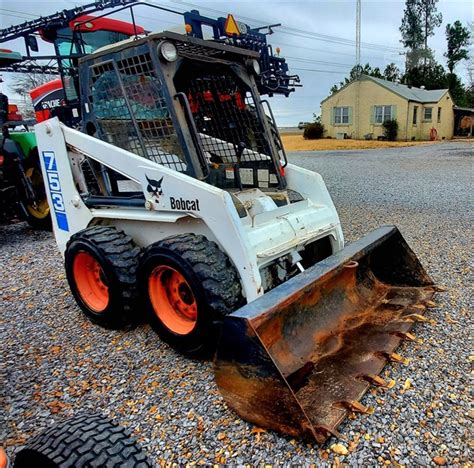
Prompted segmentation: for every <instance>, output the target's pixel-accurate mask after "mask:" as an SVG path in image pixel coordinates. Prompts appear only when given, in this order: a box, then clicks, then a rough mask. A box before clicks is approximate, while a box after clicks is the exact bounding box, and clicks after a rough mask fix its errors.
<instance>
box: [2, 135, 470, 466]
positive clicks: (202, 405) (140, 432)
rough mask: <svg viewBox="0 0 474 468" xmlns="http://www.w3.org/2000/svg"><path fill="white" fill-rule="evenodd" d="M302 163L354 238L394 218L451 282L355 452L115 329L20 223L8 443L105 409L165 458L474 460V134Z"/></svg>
mask: <svg viewBox="0 0 474 468" xmlns="http://www.w3.org/2000/svg"><path fill="white" fill-rule="evenodd" d="M290 161H291V162H293V163H296V164H299V165H302V166H304V167H307V168H309V169H314V170H317V171H318V172H320V173H321V174H322V175H323V177H324V179H325V180H326V183H327V185H328V188H329V189H330V192H331V194H332V196H333V199H334V202H335V204H336V206H337V208H338V210H339V213H340V216H341V220H342V223H343V226H344V232H345V235H346V240H347V241H348V242H350V241H353V240H355V239H357V238H358V237H360V236H361V235H362V234H364V233H366V232H367V231H369V230H371V229H373V228H375V227H377V226H379V225H381V224H396V225H397V226H398V227H399V228H400V230H401V232H402V234H403V235H404V236H405V237H406V239H407V241H408V243H409V244H410V245H411V246H412V248H413V249H414V250H415V252H416V253H417V254H418V256H419V257H420V259H421V261H422V263H423V265H424V266H425V268H426V269H427V271H428V272H429V273H430V274H431V275H432V277H433V278H434V280H435V282H437V283H439V284H442V285H444V286H446V287H447V288H448V290H447V292H445V293H443V294H439V295H437V296H436V301H437V303H438V304H439V306H438V307H437V308H435V309H430V310H429V317H430V318H431V319H432V321H433V323H423V324H417V325H416V326H415V328H414V332H415V334H416V335H417V337H418V338H420V339H421V340H422V343H421V342H420V343H416V344H409V345H404V346H403V347H402V348H401V349H400V353H401V354H402V355H404V356H406V357H408V358H410V362H409V364H408V365H405V366H401V365H398V364H397V365H391V366H389V367H388V368H387V371H386V375H387V377H390V378H393V379H395V380H396V382H397V384H396V386H395V387H394V388H392V389H391V390H388V391H382V390H373V391H372V392H369V393H368V394H367V395H366V397H364V399H363V403H364V404H366V405H370V406H374V407H375V413H374V414H373V415H371V416H357V417H355V418H354V419H349V420H347V421H346V423H345V424H344V426H343V427H342V428H341V432H342V433H343V434H344V435H345V436H346V437H347V440H345V441H340V442H341V443H342V444H343V445H344V446H345V447H346V448H348V450H349V453H348V454H347V455H337V454H335V453H333V451H332V450H330V448H329V447H330V446H331V445H332V444H333V443H335V442H337V441H336V440H333V439H331V440H330V441H329V443H328V444H327V445H326V446H324V447H318V446H316V445H307V444H304V443H303V442H301V441H299V440H294V439H291V438H289V437H284V436H280V435H277V434H276V433H272V432H261V431H258V430H255V428H254V427H253V426H252V425H250V424H248V423H246V422H244V421H242V420H241V419H240V418H238V417H237V416H236V415H235V414H233V413H232V412H230V411H229V410H228V409H227V408H226V405H225V404H224V402H223V400H222V398H221V397H220V395H219V392H218V390H217V388H216V386H215V384H214V381H213V372H212V366H211V363H209V362H199V361H193V360H188V359H185V358H183V357H181V356H179V355H177V354H176V353H175V352H173V351H172V350H171V349H170V348H168V347H167V346H166V345H164V344H162V343H160V341H159V340H158V338H157V336H156V335H155V334H154V332H153V331H151V329H150V328H149V327H148V326H147V325H142V326H140V327H138V328H136V329H134V330H131V331H128V332H113V331H107V330H103V329H101V328H99V327H97V326H94V325H92V324H90V323H89V322H88V321H86V320H85V319H84V317H83V316H82V314H81V313H80V311H79V309H78V308H77V307H76V305H75V303H74V300H73V298H72V296H71V294H70V293H69V289H68V287H67V284H66V280H65V276H64V271H63V267H62V260H61V257H60V255H59V253H58V252H57V250H56V246H55V243H54V240H53V237H52V235H51V234H48V233H41V232H34V231H32V230H30V229H29V228H28V227H27V225H25V224H24V223H19V224H15V225H11V226H3V227H0V243H1V245H0V270H1V292H0V304H1V315H0V328H1V335H0V349H1V363H0V366H1V372H2V376H1V387H0V397H1V401H0V414H1V417H0V443H2V444H5V445H7V446H8V447H9V453H10V454H11V453H12V452H13V451H15V450H17V449H18V448H19V447H21V446H22V445H23V444H24V442H25V440H26V439H28V438H29V437H30V436H31V435H33V434H36V433H37V432H38V431H40V430H42V429H44V428H46V427H48V426H49V425H51V424H53V423H54V422H55V421H61V420H63V419H65V418H66V417H68V416H70V415H72V414H75V413H78V412H83V411H100V412H102V413H104V414H106V415H109V416H111V417H112V418H114V419H115V420H116V421H117V422H120V423H121V424H123V425H127V426H129V427H130V428H131V430H132V431H133V432H134V433H135V435H136V436H137V437H138V439H139V440H140V441H141V442H142V445H143V446H144V448H145V449H146V450H147V452H148V453H149V454H150V457H151V458H152V459H153V460H154V461H155V462H156V463H157V464H160V463H161V464H163V463H171V462H176V463H178V464H184V463H190V462H195V463H201V464H204V463H206V464H211V463H240V464H242V463H251V464H264V463H272V464H275V463H280V464H289V463H294V464H298V465H300V464H303V463H305V464H311V463H315V464H317V465H318V466H325V465H332V464H333V463H336V466H339V463H349V464H351V465H356V464H364V465H380V464H382V463H385V464H387V465H388V464H390V463H392V464H393V465H395V466H398V464H401V465H406V466H414V465H429V464H433V463H437V464H443V463H446V464H449V465H453V464H460V465H464V464H466V465H467V464H468V462H469V461H470V460H472V459H473V456H472V451H470V450H472V445H473V443H472V438H471V434H470V433H469V432H470V430H469V427H471V426H472V419H473V418H474V413H473V412H472V410H471V411H470V410H469V406H468V405H469V374H470V366H471V362H470V361H472V359H473V357H472V351H471V352H470V349H469V347H470V343H469V338H470V336H469V335H470V331H471V332H472V316H471V313H470V312H471V309H472V289H471V286H472V272H471V267H472V255H471V253H470V251H472V240H473V239H472V227H471V226H472V221H473V215H472V206H470V202H471V204H472V193H473V161H474V146H473V145H472V144H471V145H469V144H465V143H444V144H440V145H436V146H426V147H412V148H401V149H392V150H390V149H387V150H372V151H350V152H342V151H336V152H328V153H321V152H319V153H298V154H291V155H290ZM421 340H420V341H421ZM470 354H471V356H470ZM470 438H471V442H469V441H470ZM470 447H471V449H470ZM471 466H472V465H471Z"/></svg>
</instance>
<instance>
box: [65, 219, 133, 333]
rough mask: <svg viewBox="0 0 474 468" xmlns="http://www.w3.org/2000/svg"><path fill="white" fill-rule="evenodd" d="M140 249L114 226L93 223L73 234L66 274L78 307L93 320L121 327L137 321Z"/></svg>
mask: <svg viewBox="0 0 474 468" xmlns="http://www.w3.org/2000/svg"><path fill="white" fill-rule="evenodd" d="M139 253H140V249H139V248H138V247H137V246H136V245H135V244H134V243H133V241H132V238H131V237H130V236H127V235H126V234H125V233H124V232H123V231H118V230H117V229H115V228H113V227H105V226H94V227H91V228H87V229H84V230H82V231H79V232H78V233H76V234H74V235H73V236H72V237H71V239H70V240H69V242H68V244H67V247H66V253H65V267H66V276H67V280H68V282H69V286H70V288H71V291H72V294H73V295H74V298H75V299H76V301H77V303H78V305H79V307H80V308H81V309H82V311H83V312H84V314H85V315H86V316H87V317H88V318H89V319H90V320H91V321H92V322H94V323H97V324H98V325H101V326H103V327H105V328H112V329H118V328H122V327H124V326H127V325H131V324H133V323H136V322H137V321H138V316H137V309H138V307H137V301H138V296H137V291H136V272H137V266H138V255H139Z"/></svg>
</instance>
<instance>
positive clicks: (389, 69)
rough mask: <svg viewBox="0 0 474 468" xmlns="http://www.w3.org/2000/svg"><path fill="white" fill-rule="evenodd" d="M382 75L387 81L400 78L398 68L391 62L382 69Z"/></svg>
mask: <svg viewBox="0 0 474 468" xmlns="http://www.w3.org/2000/svg"><path fill="white" fill-rule="evenodd" d="M383 77H384V78H385V79H386V80H388V81H398V80H399V79H400V69H399V68H398V67H397V66H396V65H395V64H394V63H393V62H392V63H389V64H388V65H387V66H386V67H385V70H384V71H383Z"/></svg>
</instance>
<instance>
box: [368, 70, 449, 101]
mask: <svg viewBox="0 0 474 468" xmlns="http://www.w3.org/2000/svg"><path fill="white" fill-rule="evenodd" d="M361 78H362V79H369V80H372V81H375V83H377V84H379V85H380V86H383V87H384V88H387V89H388V90H389V91H392V92H393V93H395V94H398V95H399V96H401V97H402V98H405V99H407V100H409V101H416V102H421V103H425V102H438V101H439V100H440V99H441V98H442V97H443V96H444V95H445V94H446V93H447V92H448V89H430V90H428V89H422V88H416V87H415V86H407V85H404V84H401V83H395V82H393V81H388V80H383V79H382V78H375V77H373V76H368V75H363V76H362V77H361Z"/></svg>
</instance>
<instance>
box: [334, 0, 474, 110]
mask: <svg viewBox="0 0 474 468" xmlns="http://www.w3.org/2000/svg"><path fill="white" fill-rule="evenodd" d="M438 1H439V0H406V1H405V10H404V12H403V18H402V23H401V26H400V33H401V41H400V42H401V43H402V44H403V47H404V48H405V54H404V55H405V70H404V71H403V72H402V71H401V70H400V69H399V68H398V67H397V66H396V65H395V63H390V64H388V65H387V66H386V67H385V68H384V69H383V71H382V70H381V69H380V68H379V67H375V68H373V67H372V66H371V65H370V64H368V63H367V64H366V65H365V66H362V65H356V66H354V67H353V68H352V70H351V71H350V73H349V76H348V77H346V78H345V80H344V81H341V82H340V83H339V85H334V86H333V87H332V88H331V93H335V92H337V91H338V90H339V89H341V88H342V87H343V86H345V85H346V84H348V83H350V82H351V81H354V80H356V79H357V78H358V77H359V76H360V75H361V74H365V75H369V76H374V77H376V78H383V79H386V80H388V81H396V82H400V83H403V84H406V85H410V86H415V87H421V86H424V87H425V88H426V89H446V88H448V89H449V91H450V93H451V96H452V98H453V100H454V102H455V103H456V104H457V105H458V106H464V107H474V61H473V58H472V57H471V54H470V51H469V47H470V45H471V43H472V42H471V40H472V38H473V36H474V23H468V25H467V26H464V25H463V24H462V23H461V22H460V21H455V22H454V23H453V24H447V25H446V28H445V35H446V52H445V53H444V57H446V62H447V69H446V68H445V67H443V65H441V64H439V63H438V62H437V61H436V59H435V57H434V52H433V50H432V49H431V48H430V47H429V44H428V39H429V38H430V37H431V36H433V35H434V33H435V29H436V28H438V27H440V26H441V24H442V21H443V16H442V14H441V13H440V12H438V8H437V3H438ZM462 61H468V83H467V85H465V84H464V83H463V82H462V81H461V79H460V78H459V76H458V75H457V74H456V72H455V69H456V66H457V65H458V64H459V63H460V62H462Z"/></svg>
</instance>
